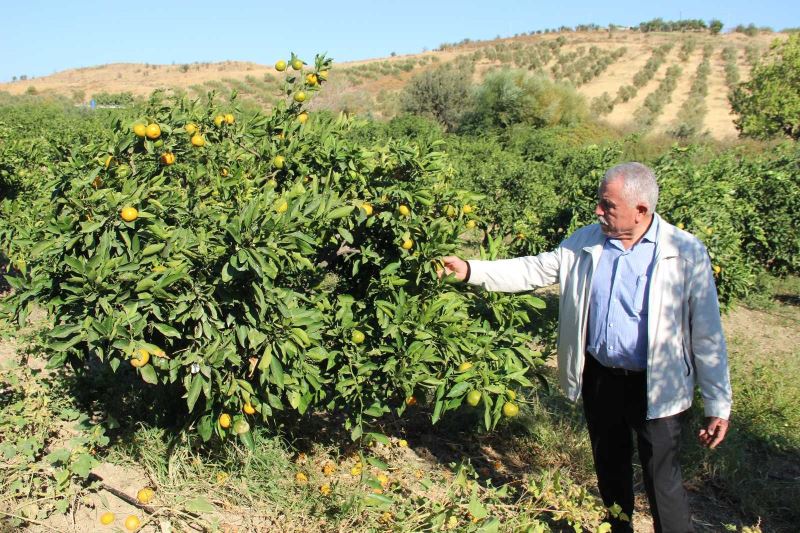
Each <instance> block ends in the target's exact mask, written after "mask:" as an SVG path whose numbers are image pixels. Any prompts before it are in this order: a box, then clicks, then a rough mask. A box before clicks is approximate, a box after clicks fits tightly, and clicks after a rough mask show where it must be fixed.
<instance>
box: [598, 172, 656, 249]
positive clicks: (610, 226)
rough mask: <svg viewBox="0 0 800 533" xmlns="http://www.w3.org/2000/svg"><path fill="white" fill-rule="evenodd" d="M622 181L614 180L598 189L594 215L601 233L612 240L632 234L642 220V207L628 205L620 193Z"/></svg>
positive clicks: (643, 208)
mask: <svg viewBox="0 0 800 533" xmlns="http://www.w3.org/2000/svg"><path fill="white" fill-rule="evenodd" d="M622 183H623V182H622V180H621V179H619V178H618V179H614V180H611V181H610V182H608V183H606V184H604V185H602V186H601V187H600V192H599V194H598V199H597V207H595V209H594V214H595V215H597V218H598V221H599V222H600V229H601V230H602V231H603V233H604V234H605V235H606V236H608V237H612V238H619V237H625V236H627V235H631V234H633V233H634V229H635V228H636V225H637V224H638V223H639V222H640V221H641V220H642V219H643V216H644V215H643V213H642V210H644V211H645V212H646V210H647V208H646V207H644V206H641V205H639V206H637V205H630V202H628V200H627V198H625V196H624V194H623V192H622Z"/></svg>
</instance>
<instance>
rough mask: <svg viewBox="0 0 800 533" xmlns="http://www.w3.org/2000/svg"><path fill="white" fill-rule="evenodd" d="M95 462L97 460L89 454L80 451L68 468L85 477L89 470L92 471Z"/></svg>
mask: <svg viewBox="0 0 800 533" xmlns="http://www.w3.org/2000/svg"><path fill="white" fill-rule="evenodd" d="M95 464H97V461H96V460H95V459H94V458H93V457H92V456H91V455H89V454H88V453H81V454H79V455H78V457H77V458H76V459H75V460H74V461H73V462H72V464H71V465H70V467H69V469H70V470H72V472H73V473H75V474H77V475H78V476H79V477H81V478H84V479H85V478H86V477H88V476H89V472H91V471H92V468H94V466H95Z"/></svg>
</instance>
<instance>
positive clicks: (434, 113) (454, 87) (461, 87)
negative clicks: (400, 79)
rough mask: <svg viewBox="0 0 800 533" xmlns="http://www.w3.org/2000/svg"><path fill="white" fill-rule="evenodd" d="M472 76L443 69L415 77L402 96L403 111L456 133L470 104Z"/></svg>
mask: <svg viewBox="0 0 800 533" xmlns="http://www.w3.org/2000/svg"><path fill="white" fill-rule="evenodd" d="M471 78H472V72H471V70H470V69H469V68H467V67H460V68H459V67H443V68H435V69H432V70H427V71H425V72H423V73H421V74H418V75H416V76H414V78H412V79H411V81H410V82H409V83H408V84H407V85H406V86H405V87H404V88H403V92H402V93H401V95H400V109H401V111H404V112H406V113H412V114H414V115H423V116H429V117H433V118H434V119H436V120H437V121H438V122H439V123H440V124H442V125H443V126H444V127H445V128H446V129H447V130H451V131H452V130H454V129H456V127H457V126H458V124H459V123H460V121H461V115H462V114H463V112H464V109H465V107H466V105H467V101H468V100H469V92H470V86H471Z"/></svg>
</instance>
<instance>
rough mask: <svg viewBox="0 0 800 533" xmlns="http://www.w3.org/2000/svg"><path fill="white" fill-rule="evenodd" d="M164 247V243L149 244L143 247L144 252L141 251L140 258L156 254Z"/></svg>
mask: <svg viewBox="0 0 800 533" xmlns="http://www.w3.org/2000/svg"><path fill="white" fill-rule="evenodd" d="M164 246H166V243H164V242H157V243H155V244H149V245H147V246H145V247H144V250H142V256H144V257H147V256H148V255H153V254H157V253H158V252H160V251H161V250H163V249H164Z"/></svg>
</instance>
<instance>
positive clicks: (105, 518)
mask: <svg viewBox="0 0 800 533" xmlns="http://www.w3.org/2000/svg"><path fill="white" fill-rule="evenodd" d="M114 518H115V517H114V513H111V512H108V513H103V514H101V515H100V523H101V524H103V525H104V526H107V525H109V524H111V523H112V522H114Z"/></svg>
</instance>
